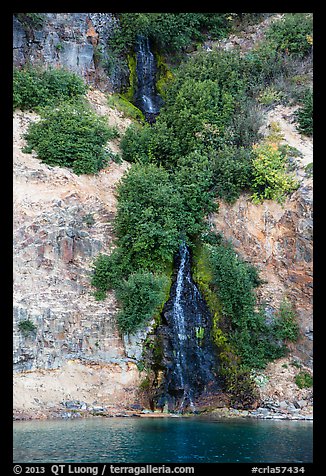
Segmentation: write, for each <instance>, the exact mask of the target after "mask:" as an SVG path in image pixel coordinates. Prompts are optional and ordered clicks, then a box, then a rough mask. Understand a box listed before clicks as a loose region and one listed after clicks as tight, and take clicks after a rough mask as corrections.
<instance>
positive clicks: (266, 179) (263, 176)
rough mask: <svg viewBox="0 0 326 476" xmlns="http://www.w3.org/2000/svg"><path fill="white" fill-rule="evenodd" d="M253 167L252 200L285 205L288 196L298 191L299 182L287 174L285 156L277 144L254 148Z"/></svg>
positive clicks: (263, 144) (262, 144) (261, 145)
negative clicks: (276, 202) (270, 201)
mask: <svg viewBox="0 0 326 476" xmlns="http://www.w3.org/2000/svg"><path fill="white" fill-rule="evenodd" d="M254 153H255V157H254V159H253V162H252V165H253V169H252V174H253V181H252V190H253V192H254V193H253V194H252V200H253V202H254V203H260V202H261V201H263V200H276V201H278V202H279V203H283V202H284V200H285V197H286V195H287V194H289V193H291V192H293V191H294V190H296V189H297V188H298V186H299V184H298V182H297V181H295V180H294V178H292V177H291V176H290V175H289V174H287V173H286V162H285V160H284V156H283V155H282V153H281V152H280V150H279V149H278V147H277V145H276V144H266V143H261V144H260V145H257V146H256V147H254Z"/></svg>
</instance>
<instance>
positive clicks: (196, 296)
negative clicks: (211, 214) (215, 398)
mask: <svg viewBox="0 0 326 476" xmlns="http://www.w3.org/2000/svg"><path fill="white" fill-rule="evenodd" d="M176 265H177V269H178V271H177V275H176V279H175V282H174V284H173V285H172V288H171V297H170V299H169V301H168V302H167V303H166V305H165V308H164V310H163V323H162V325H161V326H160V327H159V329H158V335H159V336H160V338H161V341H162V346H163V366H164V367H165V372H164V373H165V378H164V382H163V384H162V386H161V388H160V389H159V391H158V397H157V399H156V405H157V406H158V407H161V408H162V407H163V406H164V405H167V407H168V409H169V411H179V412H184V411H196V406H197V400H198V398H199V397H200V396H201V395H205V394H206V395H207V394H208V393H211V392H216V391H218V390H219V389H220V384H219V379H218V375H217V368H216V365H217V358H216V355H215V351H214V349H213V346H212V343H211V339H210V331H211V325H212V324H211V318H210V313H209V310H208V308H207V305H206V303H205V301H204V300H203V298H202V297H201V294H200V292H199V290H198V288H197V286H196V285H195V283H194V282H193V280H192V277H191V260H190V253H189V250H188V248H187V246H186V245H185V244H184V243H183V244H182V245H181V246H180V249H179V253H178V256H177V257H176Z"/></svg>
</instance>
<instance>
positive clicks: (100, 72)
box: [13, 13, 129, 90]
mask: <svg viewBox="0 0 326 476" xmlns="http://www.w3.org/2000/svg"><path fill="white" fill-rule="evenodd" d="M42 15H43V17H44V21H43V25H42V27H40V28H38V29H35V28H33V29H32V28H27V27H26V26H25V25H24V24H23V22H21V21H20V20H19V19H18V18H16V17H15V16H14V17H13V62H14V65H16V66H23V65H26V64H27V63H31V64H33V65H42V66H45V67H64V68H67V69H69V70H71V71H73V72H75V73H77V74H80V75H81V76H83V77H84V78H85V79H86V80H87V82H89V83H91V84H94V85H96V86H97V87H98V88H100V89H102V90H115V89H120V88H121V87H122V86H123V84H125V83H126V82H127V81H128V74H129V71H128V70H127V71H122V70H119V68H118V69H115V70H114V71H112V78H110V77H109V76H108V71H107V69H106V67H105V64H106V60H107V59H108V57H109V56H110V54H111V52H110V38H111V36H112V34H113V33H114V31H115V29H116V28H118V22H117V20H116V18H115V16H114V15H113V14H112V13H43V14H42ZM99 54H100V55H101V60H99V59H98V58H99Z"/></svg>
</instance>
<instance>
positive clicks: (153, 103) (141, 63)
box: [135, 36, 163, 124]
mask: <svg viewBox="0 0 326 476" xmlns="http://www.w3.org/2000/svg"><path fill="white" fill-rule="evenodd" d="M156 71H157V68H156V62H155V57H154V55H153V53H152V51H151V48H150V44H149V39H148V38H145V37H142V36H140V37H139V38H138V41H137V43H136V73H137V90H136V93H135V104H136V106H137V107H139V109H140V110H141V111H142V112H143V113H144V114H145V118H146V120H147V121H148V122H149V123H150V124H152V123H154V122H155V120H156V116H157V115H158V114H159V111H160V108H161V106H162V105H163V100H162V98H161V97H160V95H159V94H158V93H157V91H156V86H155V82H156Z"/></svg>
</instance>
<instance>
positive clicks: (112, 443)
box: [13, 417, 313, 463]
mask: <svg viewBox="0 0 326 476" xmlns="http://www.w3.org/2000/svg"><path fill="white" fill-rule="evenodd" d="M312 428H313V425H312V422H310V421H288V420H283V421H272V420H252V419H241V420H240V419H239V420H238V419H237V420H235V419H232V420H230V419H229V420H221V419H218V420H216V419H212V418H203V417H190V418H182V417H180V418H155V419H154V418H95V419H85V420H71V421H66V420H64V421H61V420H60V421H31V422H30V421H29V422H15V423H14V445H13V446H14V462H15V463H30V462H38V463H39V462H43V463H52V462H61V463H191V462H192V463H219V462H221V463H222V462H224V463H237V462H247V463H250V462H254V463H255V462H257V463H259V462H269V463H281V462H282V463H310V462H312Z"/></svg>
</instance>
